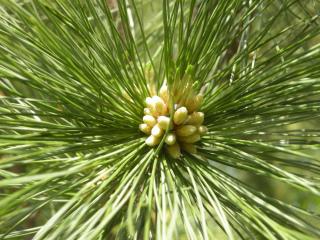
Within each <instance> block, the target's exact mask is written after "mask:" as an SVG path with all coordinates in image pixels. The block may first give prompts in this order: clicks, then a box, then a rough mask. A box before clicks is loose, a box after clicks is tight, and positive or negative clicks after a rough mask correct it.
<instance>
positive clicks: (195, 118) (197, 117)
mask: <svg viewBox="0 0 320 240" xmlns="http://www.w3.org/2000/svg"><path fill="white" fill-rule="evenodd" d="M203 120H204V113H203V112H193V113H192V114H190V115H189V116H188V118H187V120H186V122H185V123H186V124H191V125H201V124H202V123H203Z"/></svg>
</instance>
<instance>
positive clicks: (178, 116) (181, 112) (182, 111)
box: [173, 107, 188, 125]
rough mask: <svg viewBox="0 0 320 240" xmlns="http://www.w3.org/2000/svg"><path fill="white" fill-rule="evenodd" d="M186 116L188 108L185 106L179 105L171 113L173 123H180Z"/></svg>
mask: <svg viewBox="0 0 320 240" xmlns="http://www.w3.org/2000/svg"><path fill="white" fill-rule="evenodd" d="M187 117H188V110H187V108H185V107H180V108H178V109H177V111H176V112H175V113H174V115H173V121H174V123H175V124H177V125H180V124H182V123H183V122H184V121H185V120H186V119H187Z"/></svg>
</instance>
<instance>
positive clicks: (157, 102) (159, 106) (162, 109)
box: [152, 96, 167, 115]
mask: <svg viewBox="0 0 320 240" xmlns="http://www.w3.org/2000/svg"><path fill="white" fill-rule="evenodd" d="M152 101H153V103H154V110H155V111H156V113H157V115H164V114H166V113H167V105H166V104H165V103H164V101H163V99H162V98H160V97H158V96H153V97H152Z"/></svg>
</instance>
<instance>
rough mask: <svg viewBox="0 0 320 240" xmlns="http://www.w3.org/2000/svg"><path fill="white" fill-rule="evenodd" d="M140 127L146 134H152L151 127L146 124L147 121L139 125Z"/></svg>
mask: <svg viewBox="0 0 320 240" xmlns="http://www.w3.org/2000/svg"><path fill="white" fill-rule="evenodd" d="M139 129H140V131H141V132H144V133H145V134H150V133H151V127H150V126H149V125H148V124H146V123H142V124H140V125H139Z"/></svg>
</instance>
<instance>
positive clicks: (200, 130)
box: [198, 125, 208, 135]
mask: <svg viewBox="0 0 320 240" xmlns="http://www.w3.org/2000/svg"><path fill="white" fill-rule="evenodd" d="M207 132H208V128H207V127H206V126H203V125H202V126H199V127H198V133H199V134H200V135H204V134H206V133H207Z"/></svg>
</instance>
